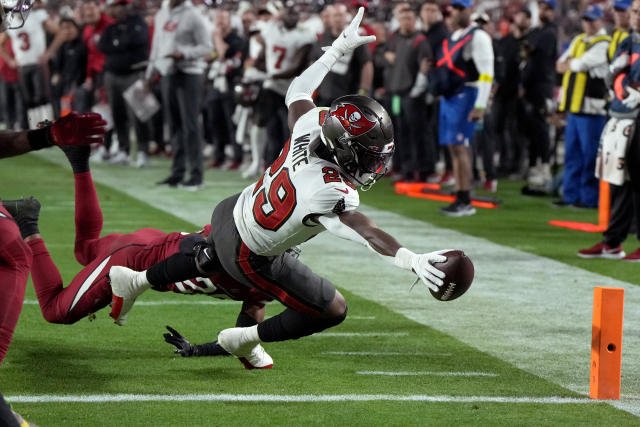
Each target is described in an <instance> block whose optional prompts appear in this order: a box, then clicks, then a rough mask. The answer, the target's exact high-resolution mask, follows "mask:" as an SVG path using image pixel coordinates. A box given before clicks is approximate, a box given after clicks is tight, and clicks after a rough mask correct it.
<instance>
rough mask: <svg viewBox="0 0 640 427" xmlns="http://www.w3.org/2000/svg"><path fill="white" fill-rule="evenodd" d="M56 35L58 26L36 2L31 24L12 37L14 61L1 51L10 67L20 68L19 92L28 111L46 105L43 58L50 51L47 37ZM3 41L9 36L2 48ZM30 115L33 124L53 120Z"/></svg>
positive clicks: (29, 112) (26, 24)
mask: <svg viewBox="0 0 640 427" xmlns="http://www.w3.org/2000/svg"><path fill="white" fill-rule="evenodd" d="M57 31H58V25H57V24H56V22H55V21H54V20H53V19H52V18H51V17H50V16H49V13H48V12H47V11H46V10H45V9H44V6H43V5H42V3H40V2H37V3H36V4H35V5H34V7H33V10H31V13H30V14H29V20H28V21H25V22H24V25H23V26H22V27H21V28H20V29H19V30H17V31H13V32H12V33H11V35H10V38H11V46H12V48H13V52H14V55H15V59H11V58H10V57H8V56H7V53H6V52H5V51H4V49H0V55H2V57H3V58H5V60H7V62H8V63H9V64H11V63H13V64H14V65H17V68H18V73H19V76H20V81H19V82H20V91H21V93H22V96H23V99H24V103H25V107H26V108H27V110H31V109H33V108H36V107H40V106H41V105H43V104H46V103H47V92H48V90H47V81H46V78H45V68H44V66H43V64H42V63H41V57H43V55H44V54H45V52H46V51H47V33H51V34H55V33H57ZM4 37H7V33H4V34H3V35H2V36H0V46H2V45H3V43H4ZM14 68H15V67H14ZM28 114H29V116H31V115H34V117H33V120H32V122H33V123H37V122H39V121H41V120H43V119H45V118H49V119H51V118H52V117H44V116H43V114H45V112H44V111H42V112H41V111H40V110H38V111H37V112H36V111H28ZM46 115H49V114H46Z"/></svg>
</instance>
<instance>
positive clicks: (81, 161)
mask: <svg viewBox="0 0 640 427" xmlns="http://www.w3.org/2000/svg"><path fill="white" fill-rule="evenodd" d="M62 151H64V154H65V155H66V156H67V159H69V163H70V164H71V168H72V169H73V180H74V182H75V225H76V240H75V248H74V254H75V256H76V259H77V260H78V262H79V263H80V264H81V265H87V264H89V263H90V262H91V261H93V260H94V259H95V258H96V257H98V256H99V255H100V254H102V253H107V252H109V248H110V246H111V245H112V243H113V242H114V241H115V240H116V239H118V238H119V237H120V236H122V235H121V234H109V235H107V236H105V237H103V238H100V233H101V231H102V222H103V217H102V210H101V209H100V202H99V200H98V194H97V193H96V188H95V185H94V183H93V178H92V176H91V171H90V169H89V155H90V154H91V148H90V147H77V146H69V147H64V148H63V149H62Z"/></svg>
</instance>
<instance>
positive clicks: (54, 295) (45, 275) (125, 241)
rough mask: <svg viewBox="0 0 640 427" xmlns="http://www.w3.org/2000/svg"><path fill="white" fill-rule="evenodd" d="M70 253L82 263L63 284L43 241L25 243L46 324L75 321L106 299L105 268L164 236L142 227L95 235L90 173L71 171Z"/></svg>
mask: <svg viewBox="0 0 640 427" xmlns="http://www.w3.org/2000/svg"><path fill="white" fill-rule="evenodd" d="M74 179H75V194H76V196H75V206H76V207H75V223H76V241H75V251H74V252H75V256H76V259H77V260H78V262H80V264H82V265H84V266H85V267H84V268H83V269H82V270H81V271H80V273H78V274H77V275H76V276H75V277H74V279H73V280H72V281H71V283H70V284H69V286H67V287H63V284H62V278H61V277H60V273H59V271H58V268H57V267H56V266H55V264H54V263H53V261H52V260H51V256H50V255H49V252H48V251H47V248H46V246H45V244H44V241H43V240H42V239H34V240H31V241H29V246H30V247H31V251H32V252H33V266H32V268H31V277H32V280H33V284H34V287H35V289H36V295H37V297H38V303H39V304H40V309H41V311H42V316H43V317H44V318H45V320H46V321H47V322H50V323H66V324H68V323H75V322H77V321H78V320H80V319H82V318H83V317H85V316H87V315H89V314H91V313H95V312H96V311H98V310H100V309H102V308H104V307H105V306H107V305H108V304H109V303H110V302H111V285H110V284H109V277H108V274H109V269H110V268H111V266H112V265H124V266H127V265H129V264H130V263H131V260H132V259H134V258H135V255H136V253H137V252H138V251H140V249H141V248H144V247H145V244H146V242H149V241H151V240H153V239H154V238H157V237H159V236H163V235H165V233H163V232H162V231H159V230H154V229H143V230H139V231H136V232H135V233H130V234H115V233H114V234H109V235H107V236H105V237H102V238H100V237H99V236H100V232H101V230H102V211H101V210H100V204H99V202H98V196H97V194H96V190H95V187H94V185H93V180H92V179H91V173H90V172H84V173H79V174H74Z"/></svg>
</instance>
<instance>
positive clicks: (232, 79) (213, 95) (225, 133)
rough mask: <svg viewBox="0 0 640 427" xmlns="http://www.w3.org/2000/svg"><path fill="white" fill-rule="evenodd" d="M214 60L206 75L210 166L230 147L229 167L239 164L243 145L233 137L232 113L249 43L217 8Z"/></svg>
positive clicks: (222, 157) (215, 163)
mask: <svg viewBox="0 0 640 427" xmlns="http://www.w3.org/2000/svg"><path fill="white" fill-rule="evenodd" d="M213 45H214V49H215V50H214V53H213V58H214V60H213V62H212V63H211V71H210V73H209V78H210V79H211V80H212V81H213V89H212V91H211V92H210V93H209V96H208V99H207V104H208V105H207V107H208V111H209V116H210V123H209V125H210V126H211V133H212V135H213V140H214V153H213V163H212V164H211V165H212V166H213V167H220V166H222V165H223V163H224V162H225V147H226V146H227V145H229V146H231V149H232V151H233V157H232V158H231V163H230V164H229V169H237V168H238V167H239V166H240V164H241V163H242V147H241V146H240V145H238V143H237V142H236V137H235V127H234V125H233V120H232V116H233V113H234V110H235V107H236V105H235V102H234V98H233V87H234V85H235V83H237V82H238V81H239V80H240V78H241V77H242V65H243V63H244V59H245V57H246V56H247V51H248V42H247V40H246V39H244V38H243V37H241V36H239V35H238V33H237V32H236V30H234V29H232V28H231V19H230V15H229V12H228V11H226V10H218V12H217V13H216V18H215V30H214V33H213Z"/></svg>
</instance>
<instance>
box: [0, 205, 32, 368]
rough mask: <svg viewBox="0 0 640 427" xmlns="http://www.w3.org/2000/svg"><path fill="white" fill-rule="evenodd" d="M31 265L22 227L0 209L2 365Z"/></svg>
mask: <svg viewBox="0 0 640 427" xmlns="http://www.w3.org/2000/svg"><path fill="white" fill-rule="evenodd" d="M31 262H32V256H31V250H30V249H29V247H28V246H27V244H26V243H24V241H23V240H22V237H21V236H20V230H18V225H17V224H16V223H15V222H14V221H13V219H12V218H11V216H10V215H9V212H7V211H6V210H5V209H4V208H3V207H1V206H0V365H1V364H2V360H3V359H4V356H5V355H6V354H7V350H8V349H9V344H10V343H11V337H12V336H13V331H14V330H15V328H16V324H17V323H18V317H19V316H20V311H21V310H22V303H23V301H24V290H25V288H26V286H27V278H28V277H29V270H30V268H31Z"/></svg>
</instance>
